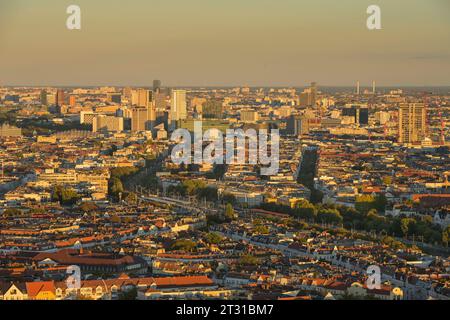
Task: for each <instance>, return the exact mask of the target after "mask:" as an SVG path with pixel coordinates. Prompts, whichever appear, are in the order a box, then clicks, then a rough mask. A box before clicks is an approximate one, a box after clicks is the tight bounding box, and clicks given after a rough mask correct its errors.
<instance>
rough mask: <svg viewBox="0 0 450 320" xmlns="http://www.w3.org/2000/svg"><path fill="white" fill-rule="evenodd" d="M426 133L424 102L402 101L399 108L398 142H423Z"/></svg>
mask: <svg viewBox="0 0 450 320" xmlns="http://www.w3.org/2000/svg"><path fill="white" fill-rule="evenodd" d="M425 135H426V110H425V105H424V104H423V103H402V104H400V107H399V109H398V142H399V143H406V144H409V143H417V142H422V140H423V139H424V138H425Z"/></svg>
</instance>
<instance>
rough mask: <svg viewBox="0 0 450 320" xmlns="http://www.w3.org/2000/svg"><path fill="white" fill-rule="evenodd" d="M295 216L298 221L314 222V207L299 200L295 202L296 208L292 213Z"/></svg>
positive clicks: (315, 214) (307, 202) (315, 211)
mask: <svg viewBox="0 0 450 320" xmlns="http://www.w3.org/2000/svg"><path fill="white" fill-rule="evenodd" d="M294 214H295V216H296V217H298V218H300V219H305V220H309V221H311V220H314V219H315V218H316V216H317V209H316V207H315V206H314V205H313V204H312V203H310V202H309V201H308V200H301V201H299V202H297V208H296V210H295V212H294Z"/></svg>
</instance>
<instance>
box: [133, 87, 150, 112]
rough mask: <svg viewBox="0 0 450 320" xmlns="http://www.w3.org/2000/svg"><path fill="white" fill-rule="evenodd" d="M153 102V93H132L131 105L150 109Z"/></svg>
mask: <svg viewBox="0 0 450 320" xmlns="http://www.w3.org/2000/svg"><path fill="white" fill-rule="evenodd" d="M151 102H152V92H151V91H149V90H146V89H138V90H132V91H131V104H132V105H133V106H137V107H145V108H147V107H149V105H150V103H151Z"/></svg>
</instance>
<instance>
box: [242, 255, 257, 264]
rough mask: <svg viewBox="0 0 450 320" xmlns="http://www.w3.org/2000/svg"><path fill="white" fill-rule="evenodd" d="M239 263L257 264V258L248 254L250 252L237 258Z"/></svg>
mask: <svg viewBox="0 0 450 320" xmlns="http://www.w3.org/2000/svg"><path fill="white" fill-rule="evenodd" d="M239 263H240V264H241V265H247V266H248V265H251V266H256V265H258V264H259V259H258V258H256V257H254V256H252V255H250V254H244V255H243V256H242V257H241V258H240V259H239Z"/></svg>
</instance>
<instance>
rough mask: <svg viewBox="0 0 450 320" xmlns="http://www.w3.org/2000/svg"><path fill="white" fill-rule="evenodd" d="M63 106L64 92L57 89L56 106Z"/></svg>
mask: <svg viewBox="0 0 450 320" xmlns="http://www.w3.org/2000/svg"><path fill="white" fill-rule="evenodd" d="M64 104H65V103H64V90H62V89H58V91H56V105H57V106H58V107H61V106H63V105H64Z"/></svg>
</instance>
